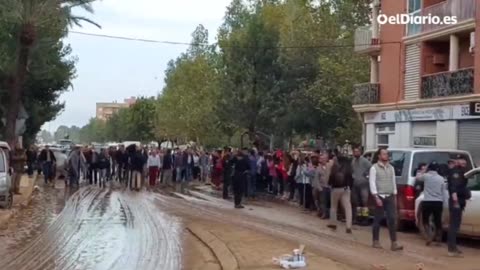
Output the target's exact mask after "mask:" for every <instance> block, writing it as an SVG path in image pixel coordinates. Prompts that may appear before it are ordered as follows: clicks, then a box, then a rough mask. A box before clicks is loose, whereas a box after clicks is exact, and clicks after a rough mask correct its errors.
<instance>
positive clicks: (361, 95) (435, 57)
mask: <svg viewBox="0 0 480 270" xmlns="http://www.w3.org/2000/svg"><path fill="white" fill-rule="evenodd" d="M372 2H373V3H372V6H373V8H372V18H376V17H377V16H378V15H379V14H385V15H387V16H393V15H396V14H410V15H412V16H426V15H429V14H431V15H432V16H439V17H440V18H444V17H445V16H456V18H457V23H456V24H453V25H446V24H409V25H401V24H396V25H393V24H384V25H379V24H378V22H377V20H376V19H373V20H372V24H371V25H370V26H366V27H360V28H359V29H357V31H356V33H355V51H356V52H357V53H359V54H364V55H366V56H368V57H370V75H371V76H370V81H369V82H359V84H357V85H355V86H354V97H353V104H354V105H353V108H354V110H355V111H356V112H357V113H359V115H360V116H361V118H362V120H363V123H364V132H363V142H364V146H365V147H366V148H367V149H373V148H377V147H382V146H387V147H395V148H396V147H437V148H450V149H457V148H458V149H464V150H468V151H470V152H471V153H472V154H473V155H474V159H475V160H476V161H477V164H480V72H476V69H477V68H480V47H475V44H480V33H475V30H476V29H477V21H479V20H480V8H477V7H480V0H374V1H372Z"/></svg>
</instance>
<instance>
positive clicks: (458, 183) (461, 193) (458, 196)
mask: <svg viewBox="0 0 480 270" xmlns="http://www.w3.org/2000/svg"><path fill="white" fill-rule="evenodd" d="M466 167H467V161H466V160H465V159H463V158H461V159H458V160H457V161H456V166H455V167H454V168H453V169H452V170H451V171H450V175H449V176H448V193H449V195H450V197H449V200H448V205H449V211H450V226H449V227H448V241H447V242H448V255H449V256H451V257H461V256H462V252H461V251H460V250H459V249H458V247H457V234H458V230H459V229H460V225H461V224H462V214H463V211H464V210H465V206H466V205H467V200H468V199H469V198H468V197H469V195H468V193H469V192H468V189H467V183H468V180H467V179H466V178H465V173H466V171H467V169H466Z"/></svg>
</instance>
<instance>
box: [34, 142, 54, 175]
mask: <svg viewBox="0 0 480 270" xmlns="http://www.w3.org/2000/svg"><path fill="white" fill-rule="evenodd" d="M38 160H39V161H40V162H41V164H42V168H43V176H44V178H45V184H48V183H49V182H50V180H51V179H52V174H53V165H54V164H55V162H56V161H57V160H56V159H55V155H54V154H53V152H52V150H50V146H48V145H47V146H45V149H43V150H42V152H40V156H39V157H38Z"/></svg>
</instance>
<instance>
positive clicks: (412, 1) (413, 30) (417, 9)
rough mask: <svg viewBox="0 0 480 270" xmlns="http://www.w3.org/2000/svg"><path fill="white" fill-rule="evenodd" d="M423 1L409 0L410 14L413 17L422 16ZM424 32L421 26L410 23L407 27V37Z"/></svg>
mask: <svg viewBox="0 0 480 270" xmlns="http://www.w3.org/2000/svg"><path fill="white" fill-rule="evenodd" d="M421 9H422V0H408V14H409V15H410V16H413V17H418V16H420V15H421ZM421 30H422V25H421V24H415V23H409V24H408V25H407V35H408V36H411V35H416V34H419V33H420V32H421Z"/></svg>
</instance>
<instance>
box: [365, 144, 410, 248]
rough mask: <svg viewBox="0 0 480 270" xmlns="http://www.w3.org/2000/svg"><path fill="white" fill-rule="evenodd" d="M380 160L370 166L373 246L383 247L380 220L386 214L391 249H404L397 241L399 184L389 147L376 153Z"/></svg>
mask: <svg viewBox="0 0 480 270" xmlns="http://www.w3.org/2000/svg"><path fill="white" fill-rule="evenodd" d="M375 155H376V157H377V158H378V162H377V163H376V164H375V165H373V166H372V168H370V177H369V182H370V183H369V184H370V192H371V194H372V196H373V197H374V198H375V203H376V208H375V218H374V221H373V227H372V234H373V247H374V248H382V246H381V245H380V222H381V221H382V219H383V217H384V213H385V214H386V219H387V226H388V231H389V233H390V240H391V241H392V245H391V250H392V251H399V250H403V246H401V245H399V244H398V243H397V228H396V227H397V226H396V220H397V202H396V200H397V185H396V181H395V170H394V168H393V166H392V165H391V164H390V162H389V156H388V151H387V149H382V148H381V149H378V151H377V152H376V153H375Z"/></svg>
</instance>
